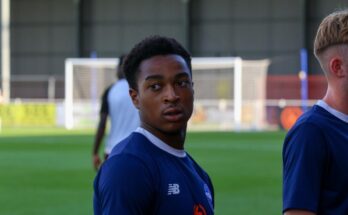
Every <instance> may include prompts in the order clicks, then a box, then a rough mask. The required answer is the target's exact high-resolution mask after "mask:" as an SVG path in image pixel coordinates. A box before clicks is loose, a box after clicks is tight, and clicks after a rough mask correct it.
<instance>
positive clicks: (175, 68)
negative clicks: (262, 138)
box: [94, 36, 214, 215]
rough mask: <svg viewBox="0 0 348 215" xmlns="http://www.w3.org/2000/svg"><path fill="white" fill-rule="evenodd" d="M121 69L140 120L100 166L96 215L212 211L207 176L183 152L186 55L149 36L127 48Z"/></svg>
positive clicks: (188, 83)
mask: <svg viewBox="0 0 348 215" xmlns="http://www.w3.org/2000/svg"><path fill="white" fill-rule="evenodd" d="M124 72H125V75H126V79H127V81H128V83H129V86H130V96H131V98H132V101H133V104H134V105H135V107H136V108H137V109H138V110H139V114H140V121H141V124H140V127H139V128H138V129H137V130H136V131H135V132H133V133H132V134H131V135H130V136H128V138H126V139H125V140H123V141H122V142H121V143H120V144H118V145H117V146H116V147H115V148H114V149H113V151H112V152H111V154H110V157H109V159H108V160H107V161H106V162H105V163H104V164H103V165H102V167H101V169H100V170H99V172H98V175H97V176H96V178H95V182H94V214H96V215H99V214H100V215H101V214H127V215H131V214H134V215H135V214H136V215H141V214H151V215H178V214H185V215H189V214H192V215H211V214H214V193H213V185H212V183H211V180H210V178H209V176H208V174H207V173H206V172H205V171H204V170H203V169H202V168H201V167H200V166H199V165H198V164H197V163H196V162H195V161H194V160H193V159H192V157H191V156H190V155H189V154H188V153H187V152H186V151H185V150H184V143H185V137H186V127H187V121H188V120H189V118H190V116H191V114H192V110H193V94H194V92H193V83H192V70H191V56H190V54H189V53H188V52H187V51H186V50H185V49H184V48H183V47H182V46H181V45H180V44H179V43H178V42H177V41H176V40H174V39H171V38H166V37H160V36H153V37H149V38H146V39H144V40H143V41H141V42H140V43H139V44H137V45H136V46H135V47H134V48H133V49H132V50H131V52H130V53H129V55H128V56H127V58H126V60H125V63H124Z"/></svg>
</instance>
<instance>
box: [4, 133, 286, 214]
mask: <svg viewBox="0 0 348 215" xmlns="http://www.w3.org/2000/svg"><path fill="white" fill-rule="evenodd" d="M284 135H285V133H284V132H255V133H249V132H248V133H227V132H218V133H216V132H201V133H188V136H187V142H186V149H187V151H188V152H189V153H190V154H191V155H193V157H194V158H195V159H196V161H198V163H200V164H201V166H203V167H204V169H205V170H206V171H207V172H208V173H209V174H210V176H211V178H212V180H213V183H214V186H215V196H216V198H215V208H216V214H217V215H233V214H238V215H240V214H246V215H253V214H255V215H256V214H257V215H260V214H267V215H276V214H280V213H281V192H282V191H281V171H282V170H281V148H282V141H283V138H284ZM93 138H94V131H92V130H83V131H66V130H63V129H47V128H44V129H3V131H2V132H1V133H0V168H1V172H0V206H1V207H0V214H4V215H37V214H40V215H62V214H63V215H68V214H74V215H91V214H93V210H92V195H93V188H92V184H93V179H94V176H95V172H94V170H93V169H92V161H91V150H92V143H93Z"/></svg>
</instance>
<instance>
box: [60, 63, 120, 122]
mask: <svg viewBox="0 0 348 215" xmlns="http://www.w3.org/2000/svg"><path fill="white" fill-rule="evenodd" d="M118 62H119V59H118V58H68V59H66V60H65V101H64V106H65V110H64V115H65V122H64V125H65V128H67V129H72V128H76V127H91V124H90V123H92V124H93V123H95V120H97V116H96V115H98V110H97V104H98V101H97V99H99V97H100V96H101V94H102V93H103V91H104V90H105V88H106V87H107V86H108V85H110V84H112V83H113V82H114V81H115V80H116V68H117V65H118ZM96 73H98V74H96ZM77 75H79V76H80V77H85V78H81V79H80V80H82V81H81V82H82V83H79V82H78V81H76V80H77V77H78V76H77ZM101 76H102V77H101ZM104 77H106V78H104ZM97 79H98V80H100V79H103V80H102V81H97ZM97 85H98V86H97ZM81 88H83V90H77V89H81ZM88 90H89V93H88ZM79 91H80V93H79ZM81 91H82V92H81ZM86 91H87V92H86ZM83 94H87V95H83ZM98 96H99V97H98ZM76 101H77V102H76ZM84 104H85V105H86V106H84ZM83 106H84V107H85V108H83ZM80 107H81V108H82V109H84V111H82V112H86V111H87V112H86V114H84V116H83V114H82V120H80V119H81V118H80V117H79V116H76V114H78V112H77V111H78V110H79V109H81V108H80ZM91 107H92V108H91ZM93 107H94V108H93ZM83 118H85V119H86V120H83ZM81 121H82V122H81ZM83 121H87V123H83ZM88 122H90V123H88Z"/></svg>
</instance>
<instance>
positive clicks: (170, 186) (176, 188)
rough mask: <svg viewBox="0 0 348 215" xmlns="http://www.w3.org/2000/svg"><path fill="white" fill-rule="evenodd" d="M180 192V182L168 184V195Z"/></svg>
mask: <svg viewBox="0 0 348 215" xmlns="http://www.w3.org/2000/svg"><path fill="white" fill-rule="evenodd" d="M179 193H180V188H179V184H168V196H170V195H178V194H179Z"/></svg>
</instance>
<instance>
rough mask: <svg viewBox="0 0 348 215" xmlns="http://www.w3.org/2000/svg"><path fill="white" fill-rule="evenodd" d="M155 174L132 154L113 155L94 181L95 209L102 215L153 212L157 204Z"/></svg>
mask: <svg viewBox="0 0 348 215" xmlns="http://www.w3.org/2000/svg"><path fill="white" fill-rule="evenodd" d="M154 192H155V191H154V186H153V181H152V177H151V174H150V172H149V170H148V168H147V167H146V165H144V163H143V162H142V161H140V160H139V159H138V158H136V157H134V156H131V155H120V156H115V157H111V158H110V160H108V161H107V162H105V163H104V165H103V166H102V168H101V170H100V171H99V173H98V175H97V176H96V179H95V182H94V212H95V214H96V215H99V214H100V215H101V214H127V215H132V214H134V215H135V214H137V215H142V214H151V213H152V210H153V203H154Z"/></svg>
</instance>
